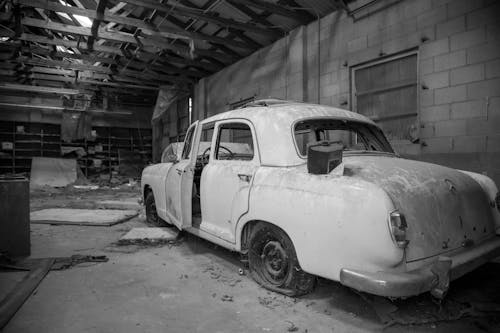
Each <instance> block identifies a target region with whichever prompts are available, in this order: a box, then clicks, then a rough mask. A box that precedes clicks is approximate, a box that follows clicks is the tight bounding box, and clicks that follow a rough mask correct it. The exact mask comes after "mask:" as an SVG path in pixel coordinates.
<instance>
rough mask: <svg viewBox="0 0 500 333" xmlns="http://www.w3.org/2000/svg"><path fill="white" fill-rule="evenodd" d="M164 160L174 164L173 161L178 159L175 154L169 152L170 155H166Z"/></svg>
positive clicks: (175, 161)
mask: <svg viewBox="0 0 500 333" xmlns="http://www.w3.org/2000/svg"><path fill="white" fill-rule="evenodd" d="M165 162H166V163H173V164H175V163H177V162H179V160H178V159H177V155H174V154H171V155H167V158H166V159H165Z"/></svg>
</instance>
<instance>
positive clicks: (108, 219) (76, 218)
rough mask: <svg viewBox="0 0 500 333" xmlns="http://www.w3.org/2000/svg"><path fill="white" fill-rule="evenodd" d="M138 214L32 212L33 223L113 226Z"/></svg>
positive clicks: (61, 211) (112, 211) (55, 210)
mask: <svg viewBox="0 0 500 333" xmlns="http://www.w3.org/2000/svg"><path fill="white" fill-rule="evenodd" d="M135 216H137V211H136V210H119V209H71V208H49V209H42V210H38V211H35V212H32V213H31V214H30V219H31V223H36V224H61V225H64V224H66V225H88V226H111V225H115V224H118V223H122V222H125V221H127V220H129V219H131V218H133V217H135Z"/></svg>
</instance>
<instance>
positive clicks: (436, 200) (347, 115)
mask: <svg viewBox="0 0 500 333" xmlns="http://www.w3.org/2000/svg"><path fill="white" fill-rule="evenodd" d="M327 133H328V134H327ZM321 135H323V136H328V137H334V136H337V139H338V137H341V138H342V140H343V141H342V140H340V141H336V142H341V143H342V145H343V147H344V149H343V152H342V161H341V163H340V164H339V165H338V166H336V167H335V168H334V169H333V170H332V171H331V172H329V173H327V174H319V175H318V174H311V173H310V172H308V157H307V156H305V154H306V151H307V149H308V147H310V146H311V145H312V144H313V143H315V142H320V141H321V140H322V138H321ZM308 138H309V139H308ZM311 138H312V139H311ZM308 140H309V141H308ZM347 141H349V142H348V143H346V142H347ZM363 145H364V148H363ZM346 147H349V149H348V148H346ZM233 150H234V151H233ZM142 186H143V191H144V196H145V197H146V196H147V195H148V194H149V193H151V196H152V197H153V196H154V202H155V205H156V207H155V209H156V213H157V215H158V216H159V217H160V218H161V219H162V220H165V221H167V222H169V223H171V224H174V225H175V226H176V227H178V228H179V229H183V230H186V231H187V232H190V233H192V234H195V235H197V236H199V237H202V238H205V239H207V240H209V241H211V242H214V243H216V244H218V245H220V246H223V247H225V248H227V249H230V250H233V251H238V252H242V253H248V252H249V251H248V250H249V240H253V238H252V228H254V227H255V225H256V223H265V224H266V225H268V226H271V227H272V228H275V229H279V230H280V232H281V233H282V234H286V238H287V239H289V240H290V241H291V243H293V250H294V251H292V252H290V251H291V250H290V251H289V250H288V249H287V247H290V246H288V245H286V244H285V245H282V246H280V245H279V244H277V245H276V242H274V243H273V244H274V245H276V246H277V249H278V251H277V252H280V251H281V250H283V251H282V252H283V255H282V257H283V258H285V259H287V260H288V258H289V257H290V256H293V255H296V259H297V261H298V264H297V270H299V269H300V270H303V271H304V272H306V273H308V274H311V275H314V276H320V277H323V278H327V279H331V280H335V281H339V282H340V283H342V284H344V285H346V286H349V287H351V288H354V289H356V290H359V291H365V292H369V293H372V294H377V295H381V296H386V297H395V298H397V297H408V296H412V295H417V294H420V293H423V292H426V291H431V292H432V293H433V295H435V296H437V297H443V296H444V294H445V293H446V291H447V290H448V286H449V282H450V280H453V279H456V278H458V277H460V276H462V275H463V274H465V273H467V272H469V271H471V270H473V269H475V268H476V267H478V266H479V265H481V264H483V263H485V262H486V261H488V260H490V259H492V258H495V257H497V256H500V237H499V234H500V200H499V195H498V189H497V187H496V185H495V184H494V182H493V181H492V180H491V179H490V178H488V177H486V176H484V175H481V174H477V173H472V172H466V171H460V170H455V169H452V168H448V167H444V166H439V165H435V164H430V163H424V162H419V161H414V160H408V159H404V158H401V157H399V156H398V155H397V154H395V153H394V152H393V150H392V148H391V147H390V144H389V143H388V142H387V139H386V138H385V136H384V135H383V133H382V131H381V129H380V128H379V127H378V126H377V125H376V124H375V123H374V122H373V121H371V120H370V119H368V118H366V117H364V116H362V115H360V114H357V113H353V112H350V111H346V110H342V109H337V108H333V107H328V106H322V105H314V104H303V103H295V102H279V101H259V102H256V103H254V104H252V105H249V106H247V107H243V108H241V109H237V110H233V111H228V112H225V113H220V114H217V115H215V116H212V117H210V118H207V119H205V120H202V121H197V122H195V123H193V124H192V125H191V126H190V128H189V129H188V131H187V134H186V139H185V143H184V146H183V151H182V154H181V156H180V158H179V159H173V160H171V162H170V163H160V164H156V165H152V166H149V167H147V168H145V169H144V171H143V174H142ZM255 242H256V241H254V243H255ZM251 244H253V243H251ZM251 244H250V245H251ZM271 250H272V252H273V253H274V254H276V251H275V250H276V249H271ZM285 250H286V251H289V252H286V251H285ZM278 254H279V253H278ZM266 258H267V257H266ZM283 258H282V259H283ZM276 260H277V259H274V261H272V260H271V261H269V262H270V263H271V264H274V266H273V265H271V266H269V267H270V268H269V269H270V270H271V272H273V271H272V268H273V267H274V268H276V267H278V266H279V264H280V263H281V261H279V260H278V261H276ZM269 262H267V263H268V264H269ZM276 265H278V266H276ZM278 269H281V267H278ZM276 274H278V273H276ZM280 274H281V273H280ZM263 284H264V285H265V283H263ZM271 285H272V283H271ZM266 287H269V284H268V285H267V286H266ZM271 287H272V286H271ZM270 289H273V288H270ZM275 289H276V288H275ZM278 289H279V288H278ZM278 291H279V290H278Z"/></svg>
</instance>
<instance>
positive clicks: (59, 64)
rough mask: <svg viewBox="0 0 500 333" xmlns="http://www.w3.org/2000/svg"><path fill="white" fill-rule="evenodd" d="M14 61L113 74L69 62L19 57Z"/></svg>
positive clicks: (96, 67)
mask: <svg viewBox="0 0 500 333" xmlns="http://www.w3.org/2000/svg"><path fill="white" fill-rule="evenodd" d="M15 61H17V62H20V63H24V64H29V65H34V66H46V67H60V68H64V69H74V70H79V71H92V72H97V73H105V74H113V71H112V70H111V69H109V68H106V67H102V66H92V65H83V64H76V63H72V62H69V61H59V60H47V59H44V60H42V59H31V58H28V57H19V58H18V59H16V60H15Z"/></svg>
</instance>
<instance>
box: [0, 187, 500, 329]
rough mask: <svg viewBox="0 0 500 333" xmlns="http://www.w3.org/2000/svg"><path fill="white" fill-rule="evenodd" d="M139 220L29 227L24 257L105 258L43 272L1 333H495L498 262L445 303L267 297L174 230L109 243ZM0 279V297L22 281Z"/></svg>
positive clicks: (334, 287) (499, 300)
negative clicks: (142, 240)
mask: <svg viewBox="0 0 500 333" xmlns="http://www.w3.org/2000/svg"><path fill="white" fill-rule="evenodd" d="M130 198H137V200H140V193H139V188H138V187H137V186H136V185H132V186H129V185H126V184H125V185H121V186H119V187H117V188H104V189H103V188H100V189H97V190H89V189H75V188H72V187H67V188H65V189H51V188H44V189H39V190H37V191H33V192H32V195H31V210H32V211H34V210H39V209H42V208H55V207H71V208H96V207H98V204H97V203H98V202H100V201H103V200H130ZM144 226H145V221H144V214H143V213H142V212H141V213H140V214H139V215H138V216H137V217H136V218H134V219H132V220H129V221H127V222H124V223H122V224H117V225H114V226H111V227H104V226H67V225H65V226H56V225H39V224H32V225H31V242H32V256H31V258H46V257H67V256H71V255H75V254H79V255H87V254H90V255H96V256H98V255H105V256H107V257H108V258H109V261H108V262H104V263H82V264H79V265H76V266H73V267H71V268H69V269H67V270H60V271H51V272H49V274H48V275H47V276H46V277H45V279H44V280H43V281H42V283H41V284H40V285H39V286H38V288H37V289H36V291H35V292H34V293H33V295H32V296H31V297H30V298H29V299H28V300H27V302H26V303H25V304H24V305H23V307H22V308H21V309H20V310H19V311H18V312H17V314H16V315H15V316H14V318H13V319H12V320H11V321H10V322H9V324H8V325H7V326H6V327H5V329H4V332H5V333H10V332H367V331H369V332H371V331H386V332H401V331H408V332H424V331H425V332H427V331H433V332H449V331H455V332H475V331H476V332H499V331H500V283H498V281H500V264H499V263H497V262H492V263H489V264H487V265H485V266H483V267H481V268H480V269H478V270H476V271H475V272H473V273H471V274H468V275H466V276H465V277H463V278H461V279H459V280H457V281H455V282H453V283H452V285H451V290H450V293H449V295H448V297H447V298H446V299H445V300H444V301H443V302H442V303H437V302H435V301H434V300H433V299H432V298H431V296H430V295H429V294H424V295H421V296H418V297H412V298H409V299H406V300H397V301H390V300H388V299H385V298H382V297H375V296H371V295H367V294H363V293H358V292H355V291H353V290H351V289H349V288H346V287H344V286H342V285H340V284H339V283H337V282H333V281H328V280H324V279H320V280H319V282H318V287H317V288H316V290H315V291H314V292H313V293H312V294H309V295H307V296H304V297H301V298H290V297H287V296H283V295H281V294H277V293H274V292H270V291H267V290H266V289H263V288H261V287H260V286H259V285H257V284H256V283H255V282H254V281H253V280H252V279H251V278H250V277H249V275H248V272H247V269H246V267H245V265H244V264H243V263H242V261H241V260H240V259H241V258H240V256H239V255H238V254H236V253H232V252H230V251H227V250H225V249H223V248H221V247H218V246H216V245H213V244H211V243H209V242H206V241H204V240H202V239H199V238H197V237H195V236H192V235H188V234H183V233H181V234H180V235H181V236H180V238H179V239H178V240H177V241H176V242H172V243H169V244H161V245H144V244H135V245H126V246H122V245H119V244H118V239H119V238H120V237H121V236H122V235H123V234H125V233H126V232H128V231H129V230H130V229H131V228H133V227H144ZM23 274H24V273H22V272H16V273H0V297H1V296H2V295H4V294H5V293H6V290H8V289H9V288H12V287H13V286H14V285H15V283H16V282H17V281H19V280H20V279H22V277H23Z"/></svg>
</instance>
